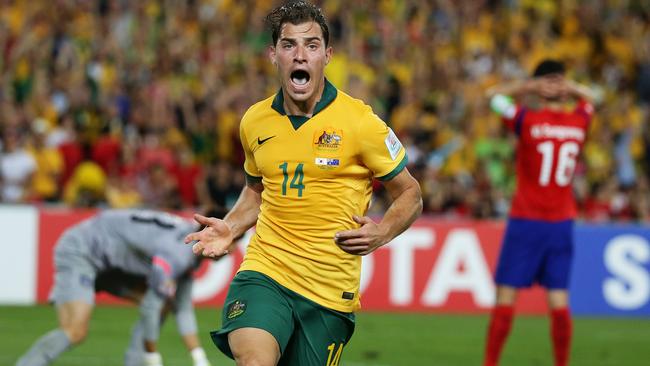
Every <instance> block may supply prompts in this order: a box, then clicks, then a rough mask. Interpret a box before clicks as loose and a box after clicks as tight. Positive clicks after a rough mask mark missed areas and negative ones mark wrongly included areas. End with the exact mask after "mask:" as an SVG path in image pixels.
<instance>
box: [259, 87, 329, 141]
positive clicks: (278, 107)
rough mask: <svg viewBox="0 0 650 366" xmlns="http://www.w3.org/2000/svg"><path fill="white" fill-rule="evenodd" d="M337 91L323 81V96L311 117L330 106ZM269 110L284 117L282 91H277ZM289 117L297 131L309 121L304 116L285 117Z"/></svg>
mask: <svg viewBox="0 0 650 366" xmlns="http://www.w3.org/2000/svg"><path fill="white" fill-rule="evenodd" d="M337 93H338V91H337V90H336V87H335V86H334V85H332V83H330V82H329V80H327V79H325V87H324V88H323V95H322V96H321V98H320V100H319V101H318V102H317V103H316V106H315V107H314V114H313V115H312V117H313V116H315V115H316V114H318V112H320V111H322V110H323V109H325V107H327V106H328V105H330V103H332V102H333V101H334V99H336V94H337ZM271 108H273V109H274V110H275V111H276V112H278V113H280V114H281V115H283V116H285V115H287V113H286V112H285V111H284V95H283V94H282V89H280V90H279V91H278V93H277V94H276V95H275V98H273V103H272V104H271ZM287 117H289V120H290V121H291V125H292V126H293V129H294V130H297V129H298V128H300V126H302V125H304V124H305V122H307V121H309V118H310V117H306V116H287Z"/></svg>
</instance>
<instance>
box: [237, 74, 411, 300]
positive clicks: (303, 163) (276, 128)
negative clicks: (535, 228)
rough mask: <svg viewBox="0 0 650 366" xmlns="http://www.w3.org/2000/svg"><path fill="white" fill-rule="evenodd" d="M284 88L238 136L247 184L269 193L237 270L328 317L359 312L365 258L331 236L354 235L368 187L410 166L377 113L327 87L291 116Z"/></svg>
mask: <svg viewBox="0 0 650 366" xmlns="http://www.w3.org/2000/svg"><path fill="white" fill-rule="evenodd" d="M283 103H284V100H283V95H282V91H281V90H280V91H279V92H278V93H277V94H276V95H275V96H272V97H269V98H268V99H265V100H263V101H261V102H259V103H256V104H255V105H253V106H252V107H251V108H249V109H248V111H247V112H246V114H245V115H244V117H243V118H242V121H241V124H240V137H241V142H242V146H243V148H244V152H245V155H246V161H245V163H244V169H245V171H246V175H247V179H249V181H251V180H252V181H258V182H259V181H260V180H261V182H262V184H263V186H264V190H263V191H262V204H261V207H260V210H261V211H260V214H259V216H258V219H257V226H256V233H255V235H254V236H253V238H252V239H251V241H250V244H249V246H248V249H247V251H246V255H245V256H244V261H243V263H242V265H241V267H240V269H239V270H240V271H244V270H252V271H257V272H261V273H264V274H265V275H267V276H269V277H271V278H273V279H274V280H275V281H277V282H278V283H280V284H281V285H283V286H285V287H286V288H288V289H290V290H292V291H294V292H297V293H298V294H300V295H302V296H304V297H306V298H308V299H310V300H312V301H314V302H316V303H318V304H320V305H322V306H325V307H327V308H330V309H334V310H337V311H342V312H352V311H355V310H357V309H358V308H359V307H360V302H359V282H360V274H361V257H360V256H356V255H351V254H348V253H346V252H344V251H343V250H341V249H340V248H339V247H338V246H337V245H336V243H335V242H334V234H335V233H336V232H338V231H341V230H348V229H353V228H356V227H358V226H359V225H358V224H356V223H355V222H354V221H353V220H352V216H353V215H359V216H363V215H364V214H365V213H366V211H367V210H368V206H369V203H370V197H371V193H372V179H373V178H377V179H380V180H389V179H391V178H392V177H394V176H395V175H397V174H398V173H399V172H400V171H401V170H402V169H404V166H405V165H406V163H407V156H406V152H405V150H404V147H403V146H402V144H401V143H400V141H399V140H398V139H397V137H396V136H395V134H394V133H393V131H392V130H391V129H390V128H388V126H387V125H386V123H384V122H383V121H382V120H381V119H380V118H379V117H378V116H377V115H375V114H374V113H373V111H372V109H371V108H370V107H369V106H368V105H366V104H364V103H363V102H362V101H360V100H358V99H354V98H352V97H350V96H349V95H347V94H345V93H343V92H340V91H338V90H337V89H336V88H335V87H334V86H333V85H332V84H331V83H329V81H327V80H326V81H325V88H324V91H323V95H322V97H321V100H320V101H319V102H318V103H317V104H316V107H315V110H314V115H313V116H312V117H311V118H308V117H302V116H287V115H286V113H285V111H284V107H283Z"/></svg>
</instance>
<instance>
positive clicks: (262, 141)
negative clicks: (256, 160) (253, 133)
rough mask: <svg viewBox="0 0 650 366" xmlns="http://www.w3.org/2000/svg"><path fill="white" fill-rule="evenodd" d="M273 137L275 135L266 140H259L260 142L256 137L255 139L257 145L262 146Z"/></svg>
mask: <svg viewBox="0 0 650 366" xmlns="http://www.w3.org/2000/svg"><path fill="white" fill-rule="evenodd" d="M274 137H275V135H273V136H271V137H267V138H265V139H261V140H260V138H259V137H258V138H257V144H258V145H262V144H263V143H265V142H267V141H269V140H270V139H272V138H274Z"/></svg>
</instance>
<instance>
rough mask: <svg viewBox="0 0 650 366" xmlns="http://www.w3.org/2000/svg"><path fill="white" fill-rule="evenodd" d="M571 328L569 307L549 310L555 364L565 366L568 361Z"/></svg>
mask: <svg viewBox="0 0 650 366" xmlns="http://www.w3.org/2000/svg"><path fill="white" fill-rule="evenodd" d="M572 330H573V326H572V324H571V314H570V313H569V308H559V309H553V310H551V340H552V341H553V356H555V366H566V365H568V363H569V351H570V347H571V333H572Z"/></svg>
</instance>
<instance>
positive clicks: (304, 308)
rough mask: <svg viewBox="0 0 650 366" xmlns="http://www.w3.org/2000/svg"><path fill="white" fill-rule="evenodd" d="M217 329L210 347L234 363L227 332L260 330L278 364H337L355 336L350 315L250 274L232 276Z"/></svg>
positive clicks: (262, 277) (319, 365)
mask: <svg viewBox="0 0 650 366" xmlns="http://www.w3.org/2000/svg"><path fill="white" fill-rule="evenodd" d="M222 324H223V325H222V327H221V329H219V330H217V331H213V332H211V333H210V335H211V337H212V341H213V342H214V344H215V345H216V346H217V347H218V348H219V349H220V350H221V352H223V353H224V354H226V355H227V356H228V357H230V358H233V355H232V352H231V350H230V346H229V344H228V333H230V332H232V331H233V330H236V329H239V328H248V327H250V328H259V329H264V330H266V331H267V332H269V333H271V334H272V335H273V336H274V337H275V339H276V340H277V342H278V345H279V346H280V353H281V355H282V356H281V357H280V362H279V363H278V365H287V366H288V365H300V366H329V365H338V364H339V361H340V359H341V354H342V352H343V347H344V345H345V344H347V343H348V341H349V340H350V337H351V336H352V333H353V332H354V314H353V313H343V312H340V311H335V310H332V309H328V308H325V307H323V306H321V305H318V304H316V303H315V302H313V301H311V300H309V299H307V298H305V297H303V296H301V295H299V294H297V293H295V292H293V291H291V290H289V289H287V288H286V287H283V286H281V285H280V284H278V283H277V282H275V281H274V280H273V279H271V278H270V277H268V276H266V275H263V274H261V273H259V272H254V271H242V272H239V273H237V275H236V276H235V278H234V279H233V281H232V283H231V284H230V289H229V290H228V296H227V297H226V302H225V305H224V307H223V312H222Z"/></svg>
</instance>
